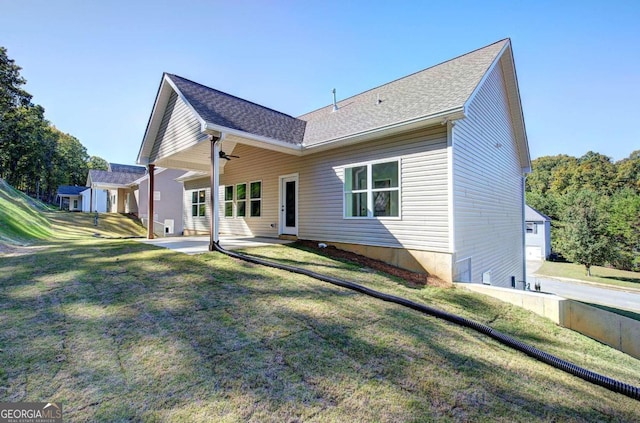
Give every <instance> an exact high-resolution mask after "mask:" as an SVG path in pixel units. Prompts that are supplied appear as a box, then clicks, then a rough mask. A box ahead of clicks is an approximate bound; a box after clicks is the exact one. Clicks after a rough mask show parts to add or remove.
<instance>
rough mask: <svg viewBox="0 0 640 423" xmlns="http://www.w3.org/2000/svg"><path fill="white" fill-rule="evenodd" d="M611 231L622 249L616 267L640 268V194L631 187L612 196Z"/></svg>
mask: <svg viewBox="0 0 640 423" xmlns="http://www.w3.org/2000/svg"><path fill="white" fill-rule="evenodd" d="M609 213H610V216H611V218H610V221H609V232H611V234H612V235H613V236H614V237H615V240H616V242H617V244H618V247H619V249H620V251H619V254H618V257H617V258H616V263H615V264H616V267H617V268H621V269H625V270H640V195H638V194H636V192H635V191H634V190H632V189H630V188H625V189H623V190H621V191H619V192H617V193H616V194H615V195H614V196H613V197H612V198H611V205H610V209H609Z"/></svg>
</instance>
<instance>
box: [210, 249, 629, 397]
mask: <svg viewBox="0 0 640 423" xmlns="http://www.w3.org/2000/svg"><path fill="white" fill-rule="evenodd" d="M215 248H216V250H217V251H219V252H221V253H223V254H226V255H228V256H230V257H234V258H237V259H240V260H244V261H247V262H250V263H254V264H259V265H261V266H267V267H273V268H276V269H281V270H286V271H288V272H293V273H298V274H301V275H305V276H309V277H311V278H314V279H318V280H321V281H323V282H328V283H330V284H333V285H337V286H340V287H343V288H347V289H351V290H353V291H357V292H360V293H362V294H365V295H368V296H370V297H374V298H378V299H380V300H383V301H387V302H391V303H395V304H399V305H401V306H404V307H408V308H410V309H413V310H416V311H419V312H421V313H424V314H428V315H430V316H434V317H438V318H440V319H444V320H447V321H449V322H451V323H455V324H457V325H460V326H465V327H468V328H471V329H474V330H476V331H478V332H480V333H483V334H485V335H487V336H489V337H491V338H493V339H495V340H496V341H498V342H500V343H501V344H503V345H506V346H508V347H511V348H514V349H516V350H518V351H521V352H523V353H525V354H527V355H528V356H530V357H533V358H535V359H536V360H538V361H541V362H543V363H547V364H549V365H551V366H553V367H555V368H556V369H560V370H563V371H565V372H567V373H569V374H572V375H574V376H577V377H579V378H581V379H584V380H586V381H587V382H591V383H593V384H596V385H600V386H602V387H603V388H606V389H609V390H610V391H613V392H618V393H620V394H622V395H626V396H627V397H629V398H633V399H635V400H638V401H640V388H639V387H636V386H633V385H629V384H627V383H624V382H620V381H618V380H615V379H612V378H610V377H607V376H603V375H601V374H598V373H595V372H592V371H591V370H587V369H584V368H582V367H580V366H576V365H575V364H573V363H570V362H568V361H566V360H563V359H561V358H558V357H556V356H554V355H552V354H549V353H546V352H544V351H542V350H539V349H538V348H535V347H532V346H531V345H527V344H525V343H524V342H521V341H518V340H517V339H515V338H512V337H510V336H509V335H505V334H504V333H502V332H498V331H497V330H495V329H492V328H491V327H489V326H487V325H484V324H482V323H478V322H475V321H473V320H470V319H467V318H465V317H461V316H458V315H455V314H452V313H448V312H446V311H442V310H438V309H436V308H433V307H429V306H426V305H424V304H420V303H416V302H414V301H411V300H407V299H406V298H401V297H396V296H395V295H389V294H384V293H382V292H379V291H376V290H373V289H370V288H367V287H366V286H362V285H359V284H357V283H353V282H348V281H345V280H342V279H338V278H334V277H332V276H327V275H322V274H320V273H316V272H312V271H311V270H306V269H302V268H299V267H295V266H288V265H286V264H280V263H275V262H272V261H268V260H262V259H259V258H256V257H252V256H249V255H245V254H240V253H236V252H233V251H228V250H225V249H224V248H222V247H221V246H220V244H219V243H216V244H215Z"/></svg>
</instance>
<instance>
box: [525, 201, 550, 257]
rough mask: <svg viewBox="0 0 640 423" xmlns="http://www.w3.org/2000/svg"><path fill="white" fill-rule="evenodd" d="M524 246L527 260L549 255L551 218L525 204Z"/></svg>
mask: <svg viewBox="0 0 640 423" xmlns="http://www.w3.org/2000/svg"><path fill="white" fill-rule="evenodd" d="M524 220H525V246H526V252H527V260H546V259H548V258H549V256H550V255H551V218H549V217H548V216H545V215H544V214H542V213H540V212H539V211H538V210H536V209H534V208H533V207H530V206H528V205H526V206H525V212H524Z"/></svg>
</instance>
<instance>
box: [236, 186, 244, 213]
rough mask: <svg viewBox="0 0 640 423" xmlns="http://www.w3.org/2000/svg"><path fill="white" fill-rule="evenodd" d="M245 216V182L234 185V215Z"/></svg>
mask: <svg viewBox="0 0 640 423" xmlns="http://www.w3.org/2000/svg"><path fill="white" fill-rule="evenodd" d="M246 216H247V184H238V185H236V217H246Z"/></svg>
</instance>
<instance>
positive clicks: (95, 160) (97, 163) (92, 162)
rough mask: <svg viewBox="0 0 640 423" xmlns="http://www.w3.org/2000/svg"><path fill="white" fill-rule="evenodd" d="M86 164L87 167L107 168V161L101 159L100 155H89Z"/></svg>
mask: <svg viewBox="0 0 640 423" xmlns="http://www.w3.org/2000/svg"><path fill="white" fill-rule="evenodd" d="M87 166H88V168H89V169H96V170H109V162H108V161H106V160H105V159H103V158H102V157H98V156H91V157H89V161H88V162H87Z"/></svg>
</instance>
